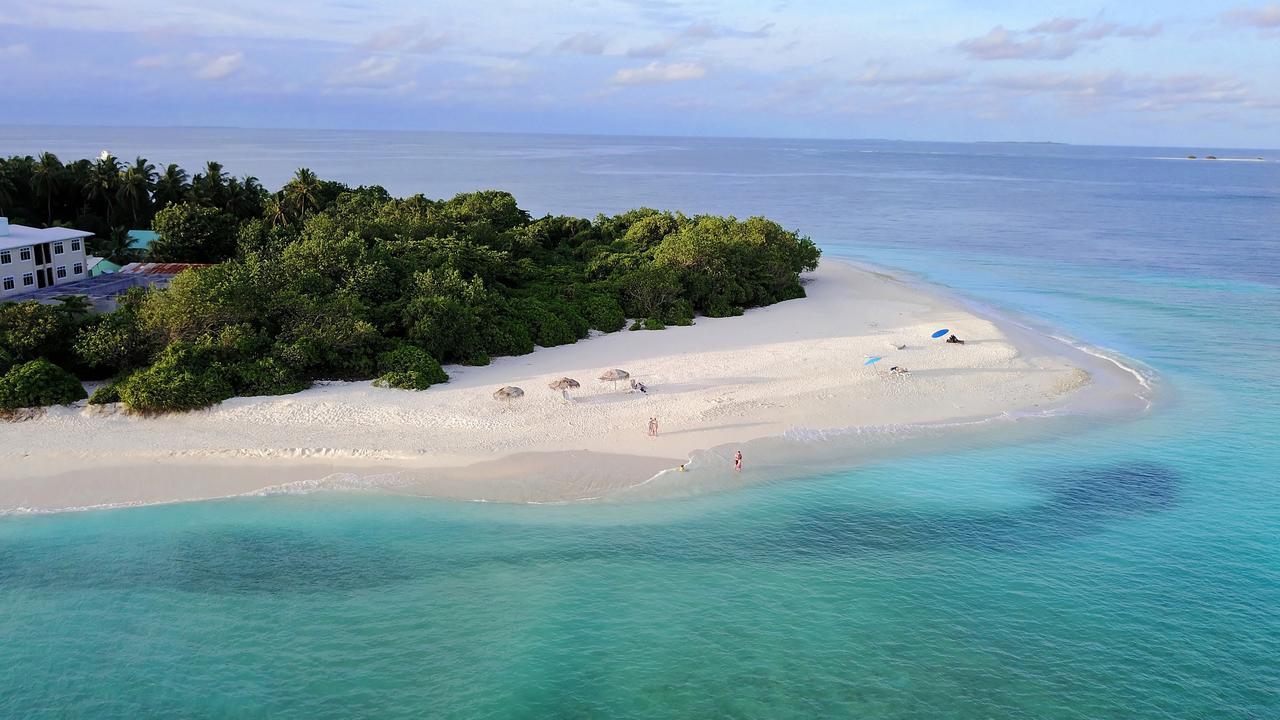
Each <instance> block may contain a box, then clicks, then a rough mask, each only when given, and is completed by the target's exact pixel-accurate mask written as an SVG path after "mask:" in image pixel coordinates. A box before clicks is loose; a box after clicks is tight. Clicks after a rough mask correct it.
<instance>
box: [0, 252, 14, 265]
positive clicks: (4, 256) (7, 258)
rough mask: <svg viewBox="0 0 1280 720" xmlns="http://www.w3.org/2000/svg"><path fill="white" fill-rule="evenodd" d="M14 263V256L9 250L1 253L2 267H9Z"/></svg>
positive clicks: (0, 263)
mask: <svg viewBox="0 0 1280 720" xmlns="http://www.w3.org/2000/svg"><path fill="white" fill-rule="evenodd" d="M11 262H13V254H12V253H10V252H9V251H8V250H4V251H0V265H8V264H9V263H11Z"/></svg>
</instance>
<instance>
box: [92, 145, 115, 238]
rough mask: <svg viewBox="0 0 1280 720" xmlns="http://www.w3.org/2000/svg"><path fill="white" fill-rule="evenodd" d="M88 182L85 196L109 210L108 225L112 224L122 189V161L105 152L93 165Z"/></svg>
mask: <svg viewBox="0 0 1280 720" xmlns="http://www.w3.org/2000/svg"><path fill="white" fill-rule="evenodd" d="M88 182H89V184H88V187H86V188H85V191H86V192H85V194H86V195H87V196H88V198H89V202H91V203H92V202H101V203H102V204H103V206H105V207H106V210H107V223H108V224H112V222H111V220H112V217H113V215H114V214H115V205H116V197H117V195H118V194H119V188H120V161H119V160H117V159H116V156H115V155H112V154H111V153H109V152H106V151H103V153H102V155H101V156H99V157H98V160H97V162H95V163H94V164H93V169H92V171H91V172H90V173H89V181H88Z"/></svg>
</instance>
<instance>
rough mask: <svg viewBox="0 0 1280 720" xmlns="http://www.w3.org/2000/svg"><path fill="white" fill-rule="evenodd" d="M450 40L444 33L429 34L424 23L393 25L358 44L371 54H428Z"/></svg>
mask: <svg viewBox="0 0 1280 720" xmlns="http://www.w3.org/2000/svg"><path fill="white" fill-rule="evenodd" d="M450 42H451V38H450V37H449V34H448V33H445V32H430V30H429V28H428V26H427V23H426V22H424V21H418V22H412V23H407V24H404V25H393V26H391V27H389V28H386V29H384V30H380V31H378V32H376V33H374V34H373V35H370V36H369V39H367V40H365V41H364V42H363V43H361V44H360V47H362V48H363V49H365V50H369V51H372V52H408V53H419V54H423V55H425V54H429V53H433V52H435V51H437V50H439V49H440V48H442V47H444V46H446V45H448V44H449V43H450Z"/></svg>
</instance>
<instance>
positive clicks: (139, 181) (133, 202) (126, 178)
mask: <svg viewBox="0 0 1280 720" xmlns="http://www.w3.org/2000/svg"><path fill="white" fill-rule="evenodd" d="M155 182H156V166H155V165H152V164H151V163H149V162H147V160H146V158H141V157H140V158H138V159H137V160H135V161H134V163H133V165H130V166H129V167H128V168H126V169H125V170H124V172H122V173H121V174H120V192H119V197H120V203H121V204H122V205H124V206H125V207H127V208H129V210H130V211H131V212H132V213H133V224H134V226H135V227H137V226H138V216H139V210H145V209H146V208H147V207H148V206H149V205H150V202H151V191H152V190H153V189H154V188H155Z"/></svg>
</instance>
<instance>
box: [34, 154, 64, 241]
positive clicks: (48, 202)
mask: <svg viewBox="0 0 1280 720" xmlns="http://www.w3.org/2000/svg"><path fill="white" fill-rule="evenodd" d="M61 178H62V161H61V160H59V159H58V156H57V155H54V154H53V153H51V152H43V153H40V159H39V160H37V161H36V165H35V169H34V171H33V172H32V173H31V189H32V190H34V191H35V193H36V196H37V197H41V198H44V204H45V213H46V215H45V224H46V225H48V224H50V223H52V222H53V196H54V194H55V193H57V192H58V185H60V184H61Z"/></svg>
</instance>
